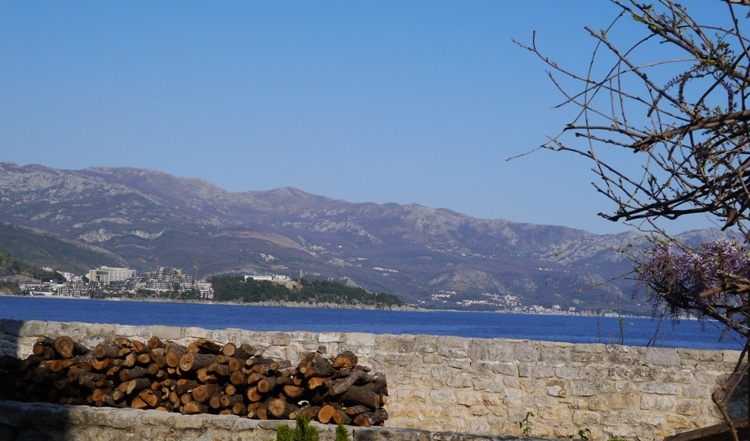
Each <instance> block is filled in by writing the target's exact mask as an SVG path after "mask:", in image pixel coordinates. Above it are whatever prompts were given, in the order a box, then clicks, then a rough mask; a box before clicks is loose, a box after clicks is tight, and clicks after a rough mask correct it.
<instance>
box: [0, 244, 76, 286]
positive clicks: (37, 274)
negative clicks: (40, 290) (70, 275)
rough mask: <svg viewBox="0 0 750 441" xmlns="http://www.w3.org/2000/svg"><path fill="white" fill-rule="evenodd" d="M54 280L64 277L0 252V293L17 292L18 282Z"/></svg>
mask: <svg viewBox="0 0 750 441" xmlns="http://www.w3.org/2000/svg"><path fill="white" fill-rule="evenodd" d="M42 280H56V281H58V282H62V281H64V280H65V278H64V277H63V276H62V274H60V273H58V272H57V271H48V270H44V269H40V268H37V267H34V266H31V265H29V264H27V263H24V262H21V261H20V260H17V259H14V258H12V257H10V256H7V255H5V254H0V293H2V292H4V293H10V294H19V293H20V292H21V289H20V287H19V285H18V284H19V282H29V281H42Z"/></svg>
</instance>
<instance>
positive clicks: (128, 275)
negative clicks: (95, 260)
mask: <svg viewBox="0 0 750 441" xmlns="http://www.w3.org/2000/svg"><path fill="white" fill-rule="evenodd" d="M135 276H136V272H135V270H134V269H129V268H114V267H109V266H102V267H99V268H98V269H93V270H90V271H89V275H88V277H89V281H90V282H98V283H100V284H102V285H109V284H110V283H111V282H114V281H122V280H128V279H132V278H134V277H135Z"/></svg>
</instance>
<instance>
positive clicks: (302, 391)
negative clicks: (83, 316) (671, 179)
mask: <svg viewBox="0 0 750 441" xmlns="http://www.w3.org/2000/svg"><path fill="white" fill-rule="evenodd" d="M357 361H358V360H357V356H356V355H355V354H354V353H353V352H351V351H343V352H341V353H340V354H338V355H336V356H335V357H331V358H326V357H325V356H323V355H322V354H319V353H317V352H311V353H309V354H307V355H306V356H305V357H304V358H303V359H302V360H301V361H300V362H299V363H298V364H297V365H296V366H293V365H292V363H291V362H290V361H288V360H281V361H279V360H273V359H270V358H266V357H263V356H262V355H260V354H258V353H257V351H256V349H255V348H254V347H252V346H250V345H247V344H242V345H235V344H233V343H226V344H223V345H221V344H217V343H215V342H211V341H209V340H205V339H198V340H196V341H194V342H192V343H190V344H189V345H187V346H183V345H180V344H178V343H175V342H163V341H161V340H160V339H159V338H157V337H151V338H150V339H149V340H148V341H147V342H145V343H144V342H141V341H137V340H133V339H128V338H116V339H113V340H107V341H103V342H101V343H99V344H98V345H97V346H96V347H95V348H94V349H89V348H86V347H84V346H83V345H81V344H79V343H77V342H75V341H74V340H73V339H71V338H70V337H67V336H61V337H57V338H54V339H52V338H49V337H40V338H39V340H38V342H37V343H36V344H35V345H34V347H33V354H32V355H30V356H29V357H27V358H26V359H23V360H19V359H17V358H15V357H11V356H3V357H0V375H2V377H1V378H2V381H0V399H7V400H17V401H44V402H52V403H59V404H81V405H91V406H100V407H101V406H109V407H118V408H125V407H129V408H135V409H157V410H162V411H167V412H180V413H182V414H196V413H213V414H222V415H238V416H242V417H248V418H256V419H294V418H296V417H297V416H300V415H306V416H308V417H309V418H310V419H311V420H314V421H319V422H321V423H324V424H327V423H331V424H338V423H343V424H346V425H357V426H376V425H382V424H383V423H384V422H385V420H386V419H387V418H388V414H387V412H386V411H385V409H384V408H383V406H384V405H385V401H386V395H387V386H386V379H385V376H384V375H383V374H379V373H376V374H372V373H370V370H369V369H368V368H367V367H364V366H361V365H358V364H357Z"/></svg>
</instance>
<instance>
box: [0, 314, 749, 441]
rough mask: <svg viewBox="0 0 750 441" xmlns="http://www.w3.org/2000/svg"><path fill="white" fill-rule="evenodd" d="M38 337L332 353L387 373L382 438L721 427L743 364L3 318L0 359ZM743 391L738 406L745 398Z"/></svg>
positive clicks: (588, 350)
mask: <svg viewBox="0 0 750 441" xmlns="http://www.w3.org/2000/svg"><path fill="white" fill-rule="evenodd" d="M41 335H47V336H50V337H55V336H58V335H69V336H71V337H73V338H74V339H77V340H79V341H81V342H82V343H83V344H85V345H88V346H90V347H93V346H95V345H96V344H97V343H98V342H100V341H101V340H102V339H108V338H113V337H116V336H124V337H129V338H136V339H141V340H143V341H145V340H147V339H148V338H149V337H150V336H152V335H156V336H158V337H160V338H161V339H163V340H175V341H179V342H181V343H189V342H190V341H192V340H194V339H196V338H208V339H210V340H213V341H216V342H228V341H231V342H234V343H248V344H251V345H254V346H256V347H258V348H260V349H262V350H263V352H264V354H265V355H266V356H269V357H273V358H283V359H288V360H291V361H292V362H296V361H298V360H299V359H300V357H301V356H303V355H304V354H306V353H307V352H310V351H316V350H319V351H323V352H325V353H327V354H335V353H337V352H339V351H342V350H344V349H348V350H351V351H353V352H355V353H356V354H357V355H358V356H359V359H360V364H362V365H365V366H370V367H372V368H373V370H375V371H379V372H384V373H385V374H386V377H387V380H388V389H389V397H388V403H387V405H386V409H387V411H388V413H389V419H388V421H387V422H386V427H388V428H398V429H419V430H428V431H434V432H461V433H473V434H485V435H499V434H503V435H517V436H518V435H522V430H521V428H520V427H519V424H518V423H519V421H521V420H523V418H524V416H525V415H526V414H527V412H533V413H534V416H533V417H530V418H529V424H528V426H529V428H530V433H531V435H534V436H540V437H553V438H557V437H569V436H571V435H573V436H576V437H577V436H578V434H579V431H580V430H584V429H588V430H590V435H589V437H590V438H592V439H609V438H611V437H614V436H620V437H627V438H637V439H640V440H656V439H662V438H663V437H665V436H668V435H672V434H674V433H678V432H682V431H686V430H690V429H694V428H700V427H705V426H709V425H713V424H717V423H719V422H721V417H720V415H719V414H718V412H717V410H716V409H715V406H714V404H713V402H712V401H711V398H710V396H711V392H712V391H714V390H715V389H716V388H717V386H718V385H719V383H720V382H721V381H722V380H723V379H724V378H726V376H727V375H728V373H729V372H731V371H732V369H733V368H734V365H735V364H736V362H737V359H738V357H739V352H736V351H701V350H692V349H658V348H641V347H628V346H617V345H602V344H569V343H550V342H539V341H527V340H507V339H471V338H458V337H440V336H429V335H418V336H412V335H399V336H395V335H373V334H363V333H309V332H296V333H284V332H252V331H245V330H240V329H226V330H216V331H210V330H205V329H200V328H179V327H165V326H152V327H138V326H121V325H99V324H82V323H57V322H39V321H30V322H25V323H21V322H16V321H10V320H0V352H1V353H15V354H17V355H18V356H20V357H26V356H27V355H28V354H29V353H30V352H31V347H32V345H33V343H34V342H35V341H36V337H38V336H41ZM744 387H745V389H744V391H740V392H739V393H738V395H739V396H742V395H743V393H744V394H745V396H746V394H747V386H744ZM740 401H741V402H739V403H736V405H735V406H734V407H733V408H732V411H733V413H735V414H736V415H743V414H746V412H747V410H746V408H747V407H746V406H747V402H746V400H740ZM743 412H744V413H743ZM243 424H251V423H243ZM253 424H254V423H253ZM209 439H210V438H209ZM241 439H254V438H241ZM362 439H365V438H362ZM372 439H375V438H372ZM404 439H409V438H408V437H407V438H404ZM412 439H416V438H412ZM430 439H432V438H430ZM435 439H437V438H435ZM466 439H468V438H466Z"/></svg>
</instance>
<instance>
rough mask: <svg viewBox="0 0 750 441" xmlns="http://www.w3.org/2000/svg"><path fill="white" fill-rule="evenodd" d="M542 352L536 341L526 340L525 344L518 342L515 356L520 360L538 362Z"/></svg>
mask: <svg viewBox="0 0 750 441" xmlns="http://www.w3.org/2000/svg"><path fill="white" fill-rule="evenodd" d="M541 352H542V351H541V350H540V348H539V346H538V345H537V344H536V343H535V342H524V344H516V350H515V352H514V357H515V359H516V361H518V362H538V361H539V358H540V356H541Z"/></svg>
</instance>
